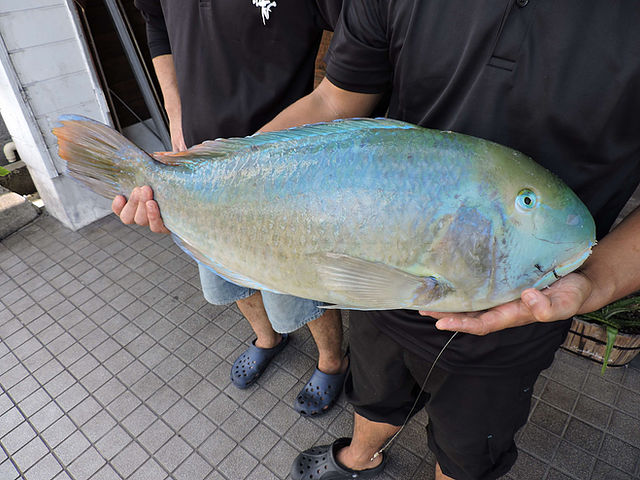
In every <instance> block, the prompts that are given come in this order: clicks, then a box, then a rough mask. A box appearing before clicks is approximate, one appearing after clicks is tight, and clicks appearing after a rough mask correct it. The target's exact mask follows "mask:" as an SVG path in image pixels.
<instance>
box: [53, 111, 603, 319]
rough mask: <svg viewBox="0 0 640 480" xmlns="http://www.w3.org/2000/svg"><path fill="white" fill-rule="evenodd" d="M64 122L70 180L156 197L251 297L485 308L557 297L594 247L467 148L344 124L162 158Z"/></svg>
mask: <svg viewBox="0 0 640 480" xmlns="http://www.w3.org/2000/svg"><path fill="white" fill-rule="evenodd" d="M62 123H63V126H62V127H60V128H57V129H56V130H54V133H56V135H58V137H59V147H60V155H61V157H62V158H64V159H66V160H67V162H68V166H69V170H70V172H71V174H72V175H73V176H74V177H76V178H78V179H80V180H82V181H84V182H85V183H87V184H88V185H89V186H90V187H92V188H93V189H94V190H96V191H97V192H98V193H101V194H103V195H105V196H106V197H108V198H112V197H113V196H115V195H116V194H118V193H123V194H128V193H129V192H130V191H131V189H132V188H133V187H134V186H136V185H150V186H151V187H152V188H153V191H154V197H155V199H156V200H157V201H158V204H159V206H160V209H161V213H162V217H163V220H164V222H165V225H166V226H167V228H169V229H170V230H171V231H172V232H173V233H174V235H175V236H176V237H177V238H178V241H179V243H180V244H181V246H182V247H183V248H184V249H185V250H186V251H188V252H189V253H190V254H191V255H192V256H193V257H194V258H196V259H197V260H198V261H200V262H202V263H204V264H206V265H208V266H210V267H211V268H213V269H214V270H215V271H216V272H218V273H219V274H221V275H222V276H223V277H225V278H227V279H230V280H232V281H234V282H236V283H239V284H242V285H246V286H250V287H254V288H259V289H263V290H270V291H274V292H279V293H286V294H291V295H295V296H299V297H303V298H313V299H316V300H321V301H324V302H328V303H331V304H335V305H339V306H342V307H347V308H356V309H393V308H409V309H425V310H435V311H470V310H480V309H485V308H489V307H491V306H494V305H497V304H501V303H504V302H507V301H510V300H512V299H514V298H517V297H518V296H519V295H520V292H521V291H522V290H523V289H525V288H528V287H536V288H543V287H545V286H547V285H549V284H550V283H552V282H553V281H554V280H555V279H556V278H558V277H559V276H562V275H564V274H566V273H568V272H570V271H572V270H573V269H575V268H577V267H578V266H579V265H580V264H581V263H582V262H583V261H584V260H585V259H586V258H587V256H588V255H589V253H590V251H591V247H592V245H593V244H594V243H595V227H594V223H593V219H592V218H591V215H590V214H589V212H588V210H587V209H586V207H585V206H584V205H583V204H582V202H581V201H580V200H579V199H578V198H577V196H576V195H575V194H574V193H573V192H572V191H571V190H570V189H569V188H568V187H567V186H566V185H565V184H564V183H563V182H562V181H561V180H559V179H558V178H557V177H555V176H554V175H553V174H551V173H550V172H549V171H547V170H546V169H544V168H543V167H541V166H539V165H538V164H536V163H535V162H534V161H532V160H531V159H530V158H528V157H527V156H525V155H523V154H522V153H519V152H517V151H515V150H512V149H510V148H507V147H504V146H500V145H498V144H495V143H492V142H488V141H485V140H481V139H477V138H474V137H470V136H466V135H461V134H456V133H451V132H440V131H434V130H429V129H425V128H422V127H417V126H414V125H411V124H407V123H404V122H399V121H393V120H385V119H376V120H371V119H351V120H344V121H336V122H331V123H326V124H316V125H307V126H304V127H299V128H295V129H289V130H284V131H281V132H272V133H264V134H257V135H253V136H251V137H246V138H237V139H218V140H215V141H211V142H205V143H203V144H201V145H198V146H195V147H193V148H191V149H189V150H188V151H186V152H181V153H177V154H158V155H155V160H154V159H152V158H151V157H149V156H148V155H146V154H145V153H144V152H142V151H141V150H139V149H137V148H136V147H135V146H133V145H132V144H130V143H129V142H128V141H127V140H126V139H124V138H123V137H120V136H119V135H118V134H117V133H116V132H114V131H112V130H110V129H108V127H105V126H103V125H101V124H98V123H96V122H93V121H88V120H85V119H79V118H78V117H66V118H63V119H62ZM109 145H112V146H109ZM109 149H111V152H108V150H109ZM110 165H113V167H110Z"/></svg>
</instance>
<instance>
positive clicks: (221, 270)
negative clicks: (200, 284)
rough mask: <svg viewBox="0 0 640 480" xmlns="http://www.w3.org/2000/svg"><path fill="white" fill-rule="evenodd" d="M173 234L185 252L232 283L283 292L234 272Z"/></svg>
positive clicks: (177, 243)
mask: <svg viewBox="0 0 640 480" xmlns="http://www.w3.org/2000/svg"><path fill="white" fill-rule="evenodd" d="M171 236H172V237H173V241H174V242H175V243H176V245H178V247H180V249H181V250H182V251H183V252H185V253H186V254H187V255H189V256H190V257H191V258H193V259H194V260H195V261H196V262H198V263H199V264H201V265H204V266H205V267H206V268H208V269H209V270H211V271H212V272H213V273H215V274H216V275H218V276H220V277H222V278H224V279H225V280H227V281H229V282H231V283H235V284H237V285H241V286H243V287H247V288H253V289H254V290H265V291H268V292H273V293H282V292H279V291H277V290H273V289H271V288H268V287H266V286H265V285H262V284H261V283H259V282H257V281H256V280H253V279H251V278H249V277H246V276H244V275H240V274H238V273H235V272H232V271H231V270H229V269H228V268H226V267H225V266H223V265H221V264H220V263H218V262H216V261H215V260H212V259H211V258H210V257H208V256H207V255H205V254H204V253H202V251H201V250H200V249H198V248H197V247H194V246H193V245H191V244H190V243H189V242H187V241H186V240H185V239H184V238H182V237H180V236H178V235H176V234H175V233H172V234H171Z"/></svg>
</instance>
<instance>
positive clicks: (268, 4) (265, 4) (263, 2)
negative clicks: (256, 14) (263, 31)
mask: <svg viewBox="0 0 640 480" xmlns="http://www.w3.org/2000/svg"><path fill="white" fill-rule="evenodd" d="M251 1H252V2H253V4H254V5H255V6H256V7H258V8H259V9H260V11H261V12H262V24H263V25H266V24H267V20H269V15H270V14H271V9H272V8H273V7H275V6H276V2H272V1H271V0H251Z"/></svg>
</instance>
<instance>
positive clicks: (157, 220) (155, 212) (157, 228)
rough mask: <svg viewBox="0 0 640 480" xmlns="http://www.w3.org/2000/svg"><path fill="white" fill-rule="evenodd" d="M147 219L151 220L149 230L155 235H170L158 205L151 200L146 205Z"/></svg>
mask: <svg viewBox="0 0 640 480" xmlns="http://www.w3.org/2000/svg"><path fill="white" fill-rule="evenodd" d="M146 207H147V218H148V219H149V228H150V229H151V231H152V232H155V233H170V232H169V230H167V228H166V227H165V226H164V222H163V221H162V217H161V216H160V209H159V208H158V203H157V202H156V201H155V200H149V201H148V202H147V203H146Z"/></svg>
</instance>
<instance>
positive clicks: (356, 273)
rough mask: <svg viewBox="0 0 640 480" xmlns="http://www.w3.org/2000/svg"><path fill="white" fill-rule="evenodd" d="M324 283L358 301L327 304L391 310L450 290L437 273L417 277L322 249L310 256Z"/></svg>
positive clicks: (423, 302)
mask: <svg viewBox="0 0 640 480" xmlns="http://www.w3.org/2000/svg"><path fill="white" fill-rule="evenodd" d="M313 261H314V263H315V264H316V265H317V271H318V274H319V276H320V279H321V281H322V282H323V284H324V287H325V288H326V289H328V290H332V291H334V292H336V293H339V294H342V295H344V296H346V297H348V298H353V299H354V300H356V301H357V303H358V304H359V305H371V306H372V307H371V308H366V307H365V308H362V307H354V306H350V305H341V306H330V307H326V308H347V309H355V310H391V309H398V308H416V307H418V306H420V307H422V306H425V305H428V304H429V303H431V302H433V301H435V300H438V299H439V298H441V297H442V296H443V295H445V294H446V293H448V292H449V291H451V290H452V288H451V286H450V284H449V283H448V282H447V281H446V280H444V279H442V278H441V277H438V276H436V275H433V276H425V277H419V276H417V275H412V274H410V273H407V272H404V271H402V270H399V269H397V268H395V267H392V266H389V265H385V264H382V263H377V262H370V261H368V260H362V259H360V258H356V257H352V256H349V255H344V254H338V253H324V254H320V255H317V256H315V257H314V258H313Z"/></svg>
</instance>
